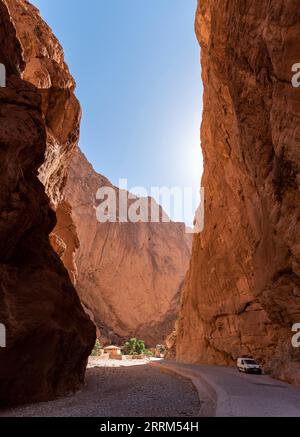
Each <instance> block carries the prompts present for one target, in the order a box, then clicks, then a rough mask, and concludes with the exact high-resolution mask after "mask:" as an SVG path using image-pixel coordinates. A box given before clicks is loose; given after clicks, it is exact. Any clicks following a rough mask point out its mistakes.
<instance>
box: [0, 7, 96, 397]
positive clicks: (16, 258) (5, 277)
mask: <svg viewBox="0 0 300 437" xmlns="http://www.w3.org/2000/svg"><path fill="white" fill-rule="evenodd" d="M41 41H42V43H41ZM43 44H44V45H43ZM37 48H40V50H38V49H37ZM58 54H60V56H58ZM0 62H1V63H3V64H4V65H5V66H6V69H7V87H6V88H0V167H1V171H0V178H1V183H0V322H1V323H3V324H4V325H5V327H6V334H7V347H6V348H1V349H0V405H4V404H5V405H7V404H16V403H22V402H33V401H38V400H47V399H51V398H53V397H55V396H58V395H61V394H65V393H67V392H69V391H74V390H76V389H78V388H80V387H81V386H82V384H83V382H84V374H85V367H86V360H87V357H88V355H89V352H90V350H91V348H92V347H93V344H94V341H95V328H94V326H93V324H92V322H91V321H90V319H89V317H88V316H87V315H86V313H85V312H84V311H83V308H82V306H81V304H80V300H79V298H78V296H77V294H76V291H75V289H74V287H73V285H72V283H71V281H70V279H69V276H68V273H67V271H66V269H65V267H64V266H63V264H62V263H61V260H60V259H59V257H58V255H57V254H56V253H55V252H54V251H53V249H52V248H51V246H50V243H49V237H48V235H49V234H50V232H51V231H52V229H53V228H54V226H55V223H56V218H55V213H54V212H53V210H52V209H50V206H49V198H48V197H47V195H46V194H45V188H44V186H43V185H42V183H41V182H40V181H39V179H38V173H39V168H40V166H41V165H42V164H43V163H44V170H43V171H42V174H43V175H44V176H45V177H44V179H45V180H47V183H46V185H47V192H48V194H49V195H51V198H52V203H53V204H54V203H55V202H57V201H58V199H60V195H61V189H62V186H63V179H64V161H63V160H61V161H60V163H59V165H57V164H56V158H55V156H54V155H53V154H52V153H51V151H50V149H51V148H49V143H50V142H51V141H50V140H49V139H50V138H56V137H57V138H59V141H60V142H59V141H57V140H55V141H56V146H55V148H56V152H57V153H58V154H59V155H61V156H62V155H63V156H64V157H65V163H66V162H67V155H68V153H69V152H71V149H72V147H74V145H73V146H72V144H71V143H72V141H73V139H74V138H75V137H74V131H73V126H74V124H73V120H74V119H76V117H77V112H78V108H79V106H76V104H75V106H76V108H77V109H76V110H75V113H76V114H75V113H73V110H72V111H71V112H72V115H70V119H71V120H72V121H70V124H68V122H67V121H66V119H65V118H64V120H62V119H61V116H62V112H63V111H61V112H60V111H59V110H57V108H56V105H57V104H59V105H60V104H61V105H62V106H64V107H65V108H69V107H70V106H72V105H73V102H74V99H75V97H74V96H73V93H72V87H68V86H67V85H66V86H65V83H66V82H67V81H68V79H65V78H64V76H66V77H69V73H68V70H67V68H66V67H65V65H64V64H63V55H62V50H61V48H60V46H59V44H58V42H57V41H56V39H55V38H54V37H53V35H52V33H51V31H50V29H49V28H48V27H47V26H46V25H45V24H44V23H43V21H42V20H41V18H40V17H39V15H38V12H37V10H36V9H35V8H34V7H32V6H31V5H30V4H29V3H28V2H27V1H23V0H19V1H15V0H1V1H0ZM63 73H65V75H64V74H63ZM40 76H41V77H40ZM44 77H47V78H48V79H47V81H46V80H45V81H44ZM65 81H66V82H65ZM53 93H54V94H53ZM67 96H68V97H67ZM50 101H51V102H52V103H50ZM66 113H67V114H68V111H67V109H66ZM64 117H66V115H65V116H64ZM75 124H76V123H75ZM62 132H64V133H62ZM60 135H61V137H60ZM65 139H66V142H64V140H65ZM64 147H65V148H64ZM45 152H46V155H45ZM52 160H54V161H55V162H54V163H53V162H51V161H52ZM46 169H51V170H47V171H46ZM47 175H48V176H49V177H48V176H47Z"/></svg>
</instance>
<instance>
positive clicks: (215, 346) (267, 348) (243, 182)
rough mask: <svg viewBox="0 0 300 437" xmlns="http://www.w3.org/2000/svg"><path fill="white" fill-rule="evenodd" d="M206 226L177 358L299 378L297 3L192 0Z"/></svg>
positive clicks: (196, 250)
mask: <svg viewBox="0 0 300 437" xmlns="http://www.w3.org/2000/svg"><path fill="white" fill-rule="evenodd" d="M196 32H197V36H198V39H199V42H200V45H201V48H202V55H201V59H202V77H203V82H204V112H203V123H202V134H201V135H202V149H203V155H204V167H205V171H204V177H203V182H202V185H203V186H204V188H205V199H206V201H205V229H204V232H203V233H201V234H200V235H198V236H197V237H195V239H194V244H193V252H192V262H191V267H190V270H189V273H188V276H187V284H186V286H185V289H184V296H183V302H182V311H181V316H180V320H179V323H178V330H177V358H178V359H179V360H184V361H190V362H202V363H210V364H215V363H217V364H225V365H227V364H229V365H231V364H233V363H234V361H235V360H236V358H237V357H238V356H240V355H244V354H247V355H252V356H254V357H255V358H257V359H258V360H260V361H261V362H262V363H263V364H264V367H265V369H266V371H268V372H270V373H271V374H272V375H273V376H275V377H278V378H281V379H284V380H287V381H290V382H295V383H298V384H300V350H299V348H298V349H297V348H294V347H292V344H291V338H292V335H293V334H292V331H291V328H292V326H293V324H294V323H300V277H299V276H300V192H299V185H300V147H299V117H300V88H295V87H293V86H292V83H291V80H292V76H293V73H292V67H293V65H294V64H295V63H299V62H300V52H299V38H300V9H299V2H297V1H295V0H277V1H268V0H261V1H260V2H253V1H251V0H230V1H219V0H210V1H203V0H199V2H198V10H197V17H196Z"/></svg>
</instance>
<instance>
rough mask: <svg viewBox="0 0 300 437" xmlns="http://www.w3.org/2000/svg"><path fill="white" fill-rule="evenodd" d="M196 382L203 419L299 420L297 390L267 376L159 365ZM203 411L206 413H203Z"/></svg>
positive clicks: (166, 363)
mask: <svg viewBox="0 0 300 437" xmlns="http://www.w3.org/2000/svg"><path fill="white" fill-rule="evenodd" d="M158 365H162V366H164V367H166V369H167V368H169V369H170V370H173V371H179V372H180V373H181V374H182V375H185V376H190V377H191V378H192V379H193V382H194V383H195V382H196V383H197V382H198V389H199V391H200V398H202V400H203V399H205V398H206V401H207V402H209V401H211V402H212V403H215V404H214V405H213V407H214V409H215V411H214V412H213V411H212V410H211V405H210V406H209V405H206V407H207V409H206V410H205V409H204V413H202V415H213V413H214V415H216V416H235V417H236V416H264V417H265V416H267V417H269V416H276V417H277V416H280V417H285V416H288V417H290V416H297V417H300V389H299V388H296V387H294V386H292V385H289V384H285V383H283V382H280V381H277V380H274V379H272V378H270V377H269V376H266V375H247V374H243V373H239V372H238V371H237V370H236V369H234V368H228V367H221V366H204V365H189V364H179V363H175V362H172V361H171V362H168V361H164V362H163V363H161V364H158ZM205 411H206V413H207V414H206V413H205Z"/></svg>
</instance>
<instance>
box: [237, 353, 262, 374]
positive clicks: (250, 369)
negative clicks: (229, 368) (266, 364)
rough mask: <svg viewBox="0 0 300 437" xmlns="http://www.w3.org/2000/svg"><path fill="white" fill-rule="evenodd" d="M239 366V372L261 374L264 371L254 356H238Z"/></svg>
mask: <svg viewBox="0 0 300 437" xmlns="http://www.w3.org/2000/svg"><path fill="white" fill-rule="evenodd" d="M237 368H238V369H239V372H244V373H256V374H257V375H261V373H262V369H261V367H260V365H259V364H258V362H257V361H255V360H253V358H246V357H243V358H238V360H237Z"/></svg>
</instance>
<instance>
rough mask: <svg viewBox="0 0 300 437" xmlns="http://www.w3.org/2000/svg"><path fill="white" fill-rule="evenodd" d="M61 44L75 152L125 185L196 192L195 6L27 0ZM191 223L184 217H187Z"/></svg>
mask: <svg viewBox="0 0 300 437" xmlns="http://www.w3.org/2000/svg"><path fill="white" fill-rule="evenodd" d="M32 2H33V4H35V5H36V6H37V7H38V8H39V9H40V11H41V14H42V16H43V18H44V19H45V20H46V21H47V23H48V24H49V25H50V26H51V28H52V29H53V31H54V33H55V35H56V36H57V37H58V39H59V40H60V42H61V44H62V46H63V48H64V51H65V57H66V61H67V63H68V64H69V67H70V70H71V72H72V74H73V76H74V77H75V80H76V82H77V90H76V95H77V97H78V98H79V100H80V103H81V106H82V109H83V120H82V126H81V138H80V147H81V149H82V150H83V152H84V153H85V154H86V156H87V158H88V159H89V161H90V162H91V163H92V164H93V166H94V168H95V170H96V171H97V172H99V173H101V174H103V175H105V176H106V177H108V178H109V179H110V180H111V181H112V182H113V183H114V184H116V185H118V181H119V178H127V179H128V187H129V188H131V187H134V186H143V187H145V188H146V189H148V190H149V189H150V187H151V186H167V187H173V186H179V187H185V186H192V187H194V189H195V190H196V189H197V188H198V186H200V177H201V172H202V158H201V151H200V139H199V129H200V120H201V111H202V107H201V104H202V103H201V102H202V85H201V77H200V49H199V46H198V43H197V40H196V37H195V34H194V16H195V10H196V3H197V2H196V0H86V1H85V2H82V0H32ZM191 220H192V217H191V218H190V221H191Z"/></svg>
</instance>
